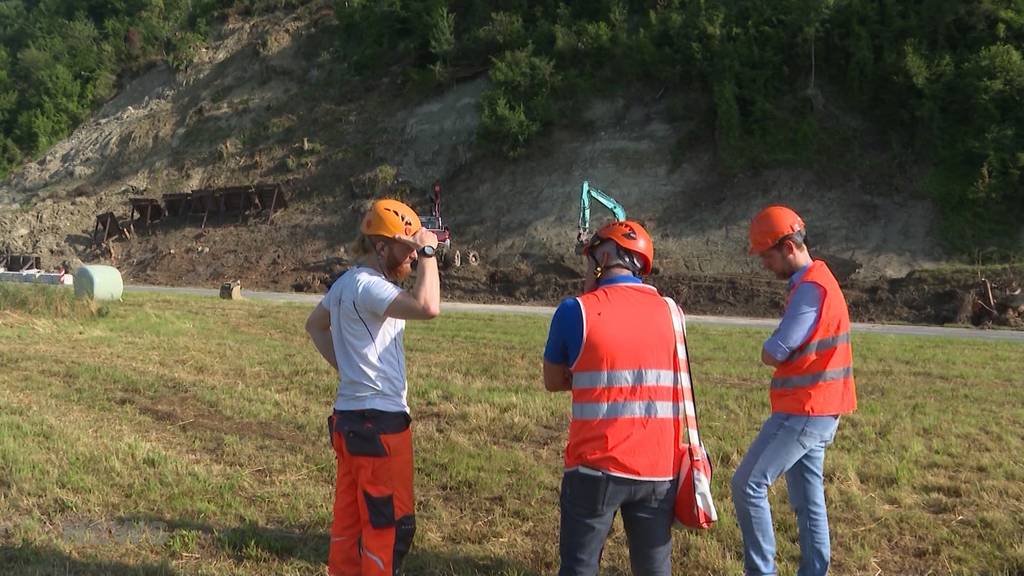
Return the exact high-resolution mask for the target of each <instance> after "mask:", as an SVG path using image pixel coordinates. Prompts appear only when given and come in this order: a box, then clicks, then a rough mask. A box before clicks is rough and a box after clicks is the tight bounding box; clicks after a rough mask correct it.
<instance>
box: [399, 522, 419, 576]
mask: <svg viewBox="0 0 1024 576" xmlns="http://www.w3.org/2000/svg"><path fill="white" fill-rule="evenodd" d="M415 535H416V515H415V514H409V515H408V516H402V517H401V518H399V519H398V520H397V521H395V561H394V566H395V574H396V575H397V574H398V568H399V567H400V566H401V565H402V561H403V560H405V556H406V555H407V554H408V553H409V550H410V549H411V548H412V538H413V536H415Z"/></svg>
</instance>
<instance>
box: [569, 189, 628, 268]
mask: <svg viewBox="0 0 1024 576" xmlns="http://www.w3.org/2000/svg"><path fill="white" fill-rule="evenodd" d="M591 198H593V199H594V200H596V201H597V202H598V203H599V204H601V205H602V206H604V207H605V208H607V209H608V210H609V211H610V212H611V213H612V216H613V217H614V218H615V220H625V219H626V209H625V208H623V207H622V204H619V203H618V202H616V201H615V199H614V198H612V197H611V196H609V195H607V194H605V193H604V192H602V191H600V190H598V189H597V188H591V187H590V182H588V181H586V180H584V181H583V186H581V187H580V222H579V232H578V233H577V234H576V252H578V253H582V251H583V246H584V245H586V243H587V241H588V240H590V199H591Z"/></svg>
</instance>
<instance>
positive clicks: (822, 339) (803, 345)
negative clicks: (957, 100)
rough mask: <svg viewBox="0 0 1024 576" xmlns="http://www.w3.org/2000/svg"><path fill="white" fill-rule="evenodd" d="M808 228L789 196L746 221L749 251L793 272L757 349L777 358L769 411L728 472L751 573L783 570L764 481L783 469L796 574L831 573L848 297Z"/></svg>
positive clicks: (848, 400) (780, 271)
mask: <svg viewBox="0 0 1024 576" xmlns="http://www.w3.org/2000/svg"><path fill="white" fill-rule="evenodd" d="M805 238H806V233H805V228H804V222H803V220H802V219H801V218H800V216H798V215H797V214H796V212H793V211H792V210H790V209H789V208H786V207H784V206H770V207H768V208H766V209H764V210H762V211H761V212H760V213H759V214H758V215H757V216H756V217H755V218H754V220H753V221H752V222H751V225H750V253H751V254H752V255H757V256H759V257H760V258H761V264H762V265H763V266H764V268H766V269H767V270H770V271H771V272H773V273H774V274H775V275H776V277H778V278H779V279H788V280H789V297H788V299H787V302H786V310H785V313H784V314H783V317H782V322H781V323H780V324H779V327H778V329H777V330H776V331H775V332H774V333H773V334H772V335H771V337H769V338H768V340H767V341H765V343H764V346H763V348H762V350H761V360H762V362H764V363H765V364H767V365H769V366H774V367H775V373H774V374H773V376H772V383H771V392H770V397H771V406H772V414H771V416H770V417H769V418H768V420H767V421H766V422H765V423H764V425H763V426H762V427H761V431H760V432H759V433H758V435H757V438H755V439H754V442H753V444H751V445H750V449H749V450H748V451H747V454H746V456H744V458H743V462H741V463H740V466H739V468H737V469H736V473H735V474H734V475H733V477H732V498H733V503H734V504H735V506H736V518H737V521H738V522H739V525H740V532H741V533H742V534H743V545H744V550H743V552H744V553H743V561H744V562H743V563H744V571H745V572H746V574H748V575H750V576H763V575H774V574H778V571H777V569H776V566H775V532H774V530H773V529H772V515H771V509H770V508H769V506H768V488H769V487H770V486H771V485H772V483H773V482H775V480H776V479H778V477H779V476H781V475H782V474H785V475H786V487H787V489H788V491H789V502H790V505H791V506H792V507H793V510H794V511H795V512H796V516H797V525H798V528H799V532H800V567H799V569H798V571H797V574H798V575H799V576H822V575H824V574H827V573H828V568H829V562H830V553H831V546H830V543H829V530H828V515H827V513H826V508H825V482H824V467H825V448H827V447H828V446H829V445H830V444H832V440H833V439H834V438H835V434H836V428H837V427H838V425H839V416H840V415H841V414H846V413H849V412H853V411H854V410H855V409H856V407H857V399H856V392H855V387H854V380H853V356H852V351H851V348H850V317H849V312H848V311H847V308H846V299H845V298H844V296H843V293H842V290H841V289H840V288H839V284H838V282H837V281H836V279H835V277H834V276H833V275H832V273H831V272H830V271H829V269H828V266H826V265H825V263H824V262H821V261H814V260H812V259H811V257H810V254H809V253H808V251H807V246H806V243H805Z"/></svg>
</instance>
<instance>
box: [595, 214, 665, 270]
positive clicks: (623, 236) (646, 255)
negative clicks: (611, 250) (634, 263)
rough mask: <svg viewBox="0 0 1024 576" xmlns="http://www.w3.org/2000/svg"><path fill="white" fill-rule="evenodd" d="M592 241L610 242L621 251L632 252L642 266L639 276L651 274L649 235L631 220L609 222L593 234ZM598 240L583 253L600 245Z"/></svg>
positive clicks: (652, 258) (651, 249)
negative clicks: (616, 245)
mask: <svg viewBox="0 0 1024 576" xmlns="http://www.w3.org/2000/svg"><path fill="white" fill-rule="evenodd" d="M594 239H595V240H596V239H600V240H611V241H612V242H615V243H616V244H618V245H619V247H621V248H622V249H624V250H629V251H630V252H633V253H634V254H636V255H637V256H638V257H639V258H640V260H641V261H642V264H643V268H642V269H641V270H640V274H641V275H643V276H646V275H648V274H650V273H651V266H652V265H653V264H654V242H652V241H651V235H650V234H648V233H647V230H644V227H643V226H641V225H640V224H639V223H638V222H634V221H633V220H619V221H617V222H611V223H610V224H606V225H605V226H603V227H602V228H601V229H600V230H598V231H597V232H596V233H594ZM600 240H598V241H597V242H591V243H590V245H589V246H587V248H586V250H584V253H589V252H590V248H592V247H593V246H595V245H597V244H600Z"/></svg>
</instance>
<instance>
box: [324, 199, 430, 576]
mask: <svg viewBox="0 0 1024 576" xmlns="http://www.w3.org/2000/svg"><path fill="white" fill-rule="evenodd" d="M360 232H361V233H362V236H361V238H360V239H359V241H358V244H357V250H356V251H357V253H358V254H360V256H361V257H362V258H361V262H360V264H359V265H358V266H356V267H354V268H352V269H350V270H349V271H348V272H346V273H345V274H343V275H342V276H341V277H340V278H338V279H337V280H336V281H335V283H334V285H333V286H331V290H330V292H328V293H327V296H326V297H324V299H323V301H321V302H320V304H319V305H318V306H317V307H316V309H314V310H313V313H312V314H310V316H309V319H308V320H307V321H306V331H307V332H309V335H310V337H311V338H312V340H313V344H314V346H315V347H316V349H317V351H319V352H320V354H321V355H322V356H323V357H324V359H325V360H327V362H328V363H330V364H331V366H333V367H334V368H336V369H337V370H338V375H339V384H338V395H337V397H336V399H335V401H334V414H333V415H331V417H330V418H329V421H328V422H329V427H330V434H331V444H332V445H333V446H334V451H335V453H336V456H337V461H338V474H337V481H336V485H335V499H334V522H333V523H332V525H331V544H330V550H329V552H328V559H327V570H328V574H330V575H331V576H370V575H374V576H376V575H381V576H394V575H396V574H398V571H399V568H400V566H401V563H402V560H403V559H404V558H405V555H406V554H407V553H408V551H409V548H410V546H411V545H412V539H413V535H414V534H415V532H416V516H415V506H414V497H413V460H412V431H411V430H410V428H409V424H410V421H411V420H410V418H409V405H408V404H407V402H406V389H407V386H408V384H407V382H406V379H405V349H404V346H403V344H402V335H403V333H404V331H405V321H406V320H429V319H431V318H434V317H435V316H437V315H438V313H439V311H440V306H441V287H440V281H439V277H438V272H437V260H436V259H435V258H434V252H435V250H436V248H437V237H436V236H435V235H434V233H433V232H430V231H429V230H427V229H426V228H423V226H422V225H421V224H420V219H419V218H418V217H417V216H416V213H415V212H414V211H413V210H412V209H411V208H409V207H408V206H406V205H405V204H403V203H401V202H398V201H397V200H378V201H376V202H374V204H373V206H372V207H371V208H370V211H369V212H368V213H367V215H366V217H365V218H364V219H363V222H362V225H361V227H360ZM413 261H418V265H417V269H416V281H415V284H414V286H413V287H412V289H411V290H409V291H406V290H402V289H401V288H399V287H398V286H397V285H396V283H398V282H401V281H402V280H405V279H406V278H408V277H409V275H410V274H412V263H413Z"/></svg>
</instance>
